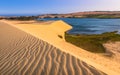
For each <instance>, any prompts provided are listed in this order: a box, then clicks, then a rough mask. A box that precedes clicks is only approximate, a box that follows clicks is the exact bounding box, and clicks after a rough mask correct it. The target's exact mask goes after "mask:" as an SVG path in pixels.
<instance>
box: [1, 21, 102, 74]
mask: <svg viewBox="0 0 120 75" xmlns="http://www.w3.org/2000/svg"><path fill="white" fill-rule="evenodd" d="M0 75H104V73H102V72H101V71H99V70H97V69H95V68H94V67H92V66H90V65H87V64H86V63H84V62H82V61H81V60H79V59H77V58H75V57H74V56H72V55H70V54H67V53H65V52H62V51H61V50H59V49H57V48H55V47H54V46H52V45H50V44H48V43H46V42H44V41H42V40H40V39H38V38H36V37H34V36H31V35H30V34H27V33H25V32H23V31H21V30H19V29H17V28H15V27H12V26H10V25H8V24H5V23H3V22H0Z"/></svg>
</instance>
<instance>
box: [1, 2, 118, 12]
mask: <svg viewBox="0 0 120 75" xmlns="http://www.w3.org/2000/svg"><path fill="white" fill-rule="evenodd" d="M79 11H120V0H0V14H44V13H71V12H79Z"/></svg>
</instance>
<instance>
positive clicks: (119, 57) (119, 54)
mask: <svg viewBox="0 0 120 75" xmlns="http://www.w3.org/2000/svg"><path fill="white" fill-rule="evenodd" d="M104 46H105V48H106V49H107V51H108V52H110V53H111V55H112V59H113V60H115V61H117V62H120V42H114V43H113V42H109V43H106V44H104Z"/></svg>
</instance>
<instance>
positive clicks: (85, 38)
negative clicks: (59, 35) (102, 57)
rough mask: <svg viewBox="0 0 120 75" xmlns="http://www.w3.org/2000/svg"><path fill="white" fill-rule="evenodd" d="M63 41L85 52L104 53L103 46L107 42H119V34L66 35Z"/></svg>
mask: <svg viewBox="0 0 120 75" xmlns="http://www.w3.org/2000/svg"><path fill="white" fill-rule="evenodd" d="M65 39H66V41H67V42H70V43H72V44H74V45H76V46H78V47H80V48H83V49H85V50H87V51H90V52H94V53H105V52H106V49H105V48H104V46H103V44H104V43H107V42H115V41H120V34H117V31H114V32H106V33H103V34H93V35H72V34H68V33H66V34H65Z"/></svg>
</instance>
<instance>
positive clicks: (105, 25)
mask: <svg viewBox="0 0 120 75" xmlns="http://www.w3.org/2000/svg"><path fill="white" fill-rule="evenodd" d="M43 20H46V21H48V20H63V21H65V22H67V23H68V24H69V25H71V26H72V27H73V29H72V30H70V31H68V33H70V34H101V33H104V32H112V31H118V33H120V19H96V18H45V19H43Z"/></svg>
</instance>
